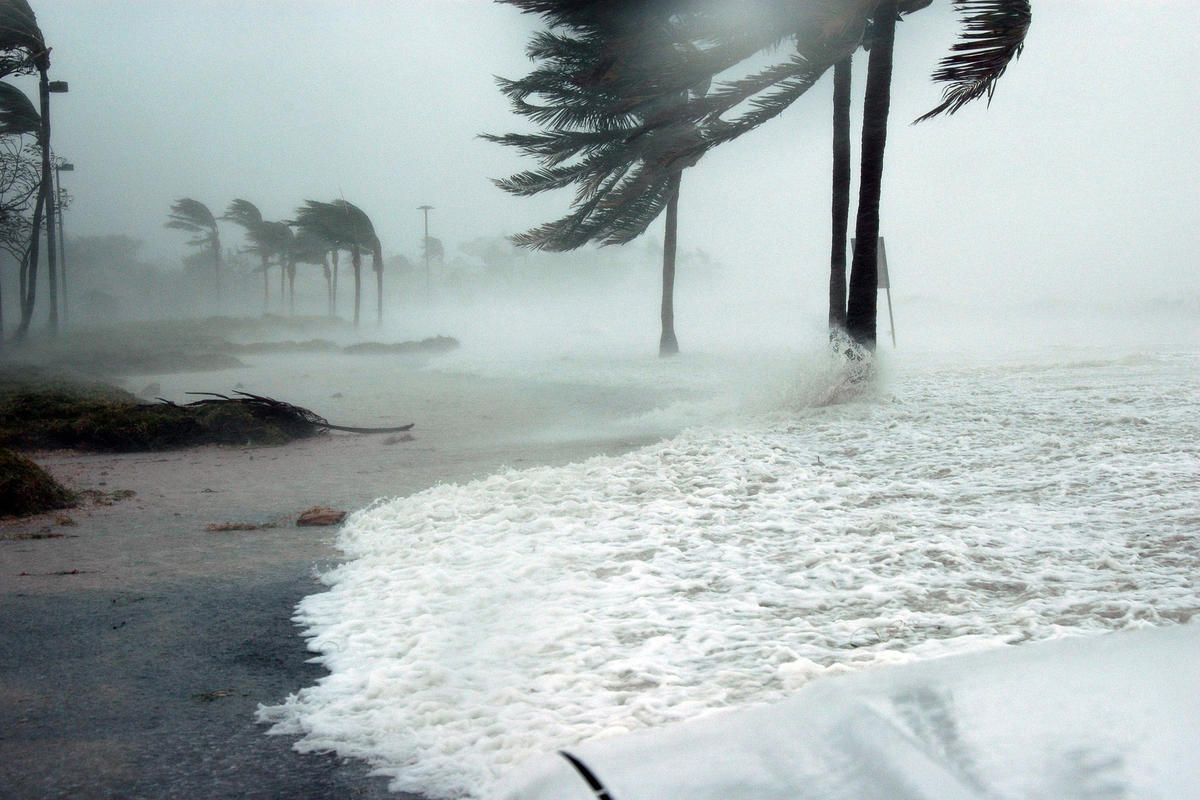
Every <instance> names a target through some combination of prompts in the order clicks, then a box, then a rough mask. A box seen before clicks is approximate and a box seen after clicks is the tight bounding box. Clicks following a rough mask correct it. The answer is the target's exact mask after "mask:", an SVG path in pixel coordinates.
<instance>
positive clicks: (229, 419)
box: [0, 388, 324, 452]
mask: <svg viewBox="0 0 1200 800" xmlns="http://www.w3.org/2000/svg"><path fill="white" fill-rule="evenodd" d="M303 412H304V409H299V408H298V407H296V406H291V405H289V404H287V403H279V402H277V401H269V400H267V399H266V398H263V399H262V401H257V402H256V401H251V400H247V401H246V402H209V401H200V402H197V403H188V404H186V405H176V404H174V403H167V402H160V403H142V402H139V401H137V400H136V398H133V397H132V396H128V397H120V396H112V395H109V396H95V395H91V394H84V393H76V392H72V391H69V390H64V389H60V388H51V389H45V390H18V391H14V392H8V393H3V394H0V446H7V447H19V448H31V449H40V448H48V449H54V448H71V449H83V450H102V451H108V452H135V451H146V450H169V449H174V448H180V447H190V446H192V445H198V444H232V445H271V444H284V443H286V442H290V441H292V440H294V439H301V438H305V437H309V436H313V435H316V434H318V433H321V432H323V431H324V428H323V427H321V426H320V425H319V424H317V423H318V420H319V419H320V418H319V417H316V416H315V415H312V414H311V412H308V413H303Z"/></svg>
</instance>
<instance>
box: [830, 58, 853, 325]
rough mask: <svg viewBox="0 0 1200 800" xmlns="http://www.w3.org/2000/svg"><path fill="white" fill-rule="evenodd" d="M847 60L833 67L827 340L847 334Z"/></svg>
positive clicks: (848, 186)
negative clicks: (831, 183)
mask: <svg viewBox="0 0 1200 800" xmlns="http://www.w3.org/2000/svg"><path fill="white" fill-rule="evenodd" d="M852 68H853V64H852V62H851V56H846V57H845V58H843V59H842V60H841V61H839V62H837V63H836V64H834V66H833V238H832V243H831V246H830V249H829V336H830V338H831V339H836V338H838V337H839V336H841V335H842V334H843V333H844V332H845V330H846V232H847V229H848V228H849V224H850V82H851V73H852Z"/></svg>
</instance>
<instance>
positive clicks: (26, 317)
mask: <svg viewBox="0 0 1200 800" xmlns="http://www.w3.org/2000/svg"><path fill="white" fill-rule="evenodd" d="M46 188H47V187H46V183H45V181H43V182H42V185H41V187H40V188H39V189H38V199H37V202H36V203H35V204H34V206H33V230H32V232H31V233H30V235H29V249H28V250H27V251H26V252H25V261H24V263H22V264H21V266H20V269H21V279H22V280H21V296H20V297H19V298H17V299H18V301H19V305H20V307H21V321H20V322H19V323H17V330H16V332H15V333H14V334H13V340H14V341H18V342H19V341H21V340H22V339H24V338H25V336H26V335H27V334H28V333H29V324H30V323H31V322H32V321H33V306H34V304H35V303H36V301H37V264H38V255H39V253H38V243H39V240H40V239H41V235H42V211H43V210H44V209H45V207H46Z"/></svg>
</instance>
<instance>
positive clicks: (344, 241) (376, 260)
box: [295, 200, 383, 327]
mask: <svg viewBox="0 0 1200 800" xmlns="http://www.w3.org/2000/svg"><path fill="white" fill-rule="evenodd" d="M295 224H296V226H297V227H299V228H301V229H307V230H309V231H310V232H312V233H314V234H316V235H317V236H319V237H320V238H322V239H325V240H326V241H328V242H332V243H333V244H335V245H336V246H337V248H338V249H341V250H348V251H349V252H350V263H351V265H352V267H353V270H354V325H355V327H357V326H358V322H359V316H360V313H359V312H360V309H361V304H362V252H363V250H368V251H370V253H371V266H372V268H373V269H374V270H375V282H376V294H377V303H378V315H379V323H380V324H382V323H383V248H382V246H381V245H380V242H379V237H378V236H377V235H376V234H375V226H374V225H372V224H371V219H370V217H368V216H367V215H366V213H365V212H364V211H363V210H362V209H360V208H359V207H358V206H356V205H354V204H353V203H348V202H346V201H345V200H334V201H332V202H329V203H322V202H319V201H317V200H305V201H304V205H303V206H301V207H300V208H298V209H296V220H295Z"/></svg>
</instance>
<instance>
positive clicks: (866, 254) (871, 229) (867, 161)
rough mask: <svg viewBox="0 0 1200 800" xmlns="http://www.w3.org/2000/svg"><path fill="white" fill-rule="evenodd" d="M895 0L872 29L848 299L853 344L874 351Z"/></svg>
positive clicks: (887, 1) (883, 7) (882, 8)
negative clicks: (880, 222)
mask: <svg viewBox="0 0 1200 800" xmlns="http://www.w3.org/2000/svg"><path fill="white" fill-rule="evenodd" d="M896 5H897V0H883V2H882V3H880V4H879V6H878V7H877V8H876V10H875V19H874V21H873V23H872V25H871V34H870V35H871V58H870V60H869V61H868V62H867V63H868V66H867V88H866V95H865V100H864V103H863V141H862V167H861V170H860V175H859V188H858V218H857V221H856V227H855V246H854V261H853V263H852V265H851V268H850V298H849V305H848V307H847V309H846V331H847V333H849V334H850V336H851V338H853V339H854V341H855V342H857V343H858V344H861V345H862V346H863V347H865V348H867V349H868V350H871V351H874V350H875V316H876V303H877V301H878V297H879V275H878V262H877V259H878V246H879V197H880V193H881V190H882V186H883V151H884V147H885V145H886V144H887V118H888V108H889V106H890V104H891V84H892V45H893V42H894V41H895V36H896V15H897V9H896Z"/></svg>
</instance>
